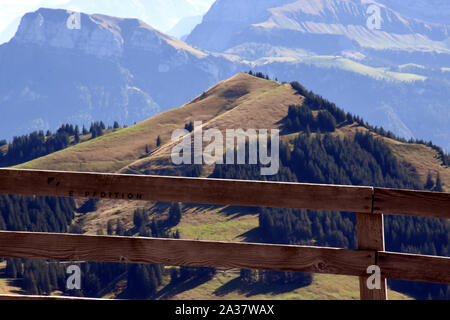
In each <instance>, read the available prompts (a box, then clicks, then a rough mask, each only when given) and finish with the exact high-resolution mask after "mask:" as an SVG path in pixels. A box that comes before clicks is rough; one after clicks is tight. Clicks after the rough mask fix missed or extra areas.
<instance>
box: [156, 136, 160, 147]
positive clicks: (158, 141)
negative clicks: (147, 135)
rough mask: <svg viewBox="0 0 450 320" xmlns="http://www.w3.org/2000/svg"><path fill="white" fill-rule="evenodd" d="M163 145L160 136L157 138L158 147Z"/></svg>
mask: <svg viewBox="0 0 450 320" xmlns="http://www.w3.org/2000/svg"><path fill="white" fill-rule="evenodd" d="M160 145H161V137H160V136H158V138H156V146H157V147H159V146H160Z"/></svg>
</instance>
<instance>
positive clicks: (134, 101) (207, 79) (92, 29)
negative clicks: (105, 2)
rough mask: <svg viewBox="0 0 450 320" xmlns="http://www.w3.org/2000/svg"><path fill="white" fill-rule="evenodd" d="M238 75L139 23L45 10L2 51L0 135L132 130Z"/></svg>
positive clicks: (225, 62)
mask: <svg viewBox="0 0 450 320" xmlns="http://www.w3.org/2000/svg"><path fill="white" fill-rule="evenodd" d="M238 68H239V64H235V63H233V62H231V61H230V60H229V59H228V58H226V57H224V56H222V55H218V54H217V55H211V54H207V53H205V52H202V51H201V50H198V49H194V48H192V47H191V46H189V45H187V44H186V43H184V42H182V41H179V40H177V39H176V38H173V37H170V36H168V35H166V34H163V33H161V32H159V31H157V30H155V29H153V28H152V27H150V26H149V25H147V24H145V23H143V22H142V21H140V20H137V19H121V18H114V17H109V16H104V15H96V14H94V15H88V14H83V13H74V12H70V11H66V10H53V9H39V10H37V11H36V12H32V13H28V14H26V15H25V16H24V17H23V18H22V21H21V24H20V26H19V29H18V31H17V33H16V35H15V37H14V38H13V39H12V40H11V41H10V42H9V43H7V44H4V45H1V46H0V70H2V71H1V73H0V112H1V113H2V126H1V127H0V136H1V137H2V138H11V137H12V136H13V135H16V134H23V133H27V132H29V131H31V130H40V129H42V130H46V129H54V128H55V127H57V126H59V125H60V124H61V123H63V122H71V123H74V124H80V125H82V124H89V122H91V121H99V120H102V121H105V122H109V123H112V121H115V120H117V121H119V122H121V123H123V124H131V123H133V122H135V121H141V120H144V119H146V118H148V117H150V116H153V115H155V114H156V113H158V112H160V111H163V110H166V109H168V108H172V107H176V106H179V105H181V104H183V103H185V102H186V101H188V100H189V99H191V98H193V97H195V96H196V95H197V94H200V93H201V92H202V91H204V90H205V89H206V88H208V87H209V86H211V85H213V84H214V83H216V82H218V81H220V80H221V79H223V78H225V77H228V76H231V75H232V74H234V73H235V72H237V71H241V70H240V69H238ZM186 83H189V84H190V85H189V86H186Z"/></svg>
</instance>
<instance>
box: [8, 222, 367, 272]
mask: <svg viewBox="0 0 450 320" xmlns="http://www.w3.org/2000/svg"><path fill="white" fill-rule="evenodd" d="M0 256H3V257H10V258H19V257H22V258H31V259H33V258H34V259H52V260H77V261H80V260H83V261H100V262H127V263H146V264H163V265H175V266H177V265H186V266H202V267H216V268H239V269H261V270H280V271H292V272H314V273H328V274H344V275H352V276H360V275H363V274H365V272H366V269H367V266H369V265H372V264H374V262H375V253H374V252H372V251H363V250H359V251H357V250H346V249H335V248H321V247H307V246H289V245H273V244H252V243H239V242H238V243H233V242H220V241H199V240H177V239H155V238H141V237H139V238H137V237H115V236H86V235H75V234H51V233H27V232H9V231H0Z"/></svg>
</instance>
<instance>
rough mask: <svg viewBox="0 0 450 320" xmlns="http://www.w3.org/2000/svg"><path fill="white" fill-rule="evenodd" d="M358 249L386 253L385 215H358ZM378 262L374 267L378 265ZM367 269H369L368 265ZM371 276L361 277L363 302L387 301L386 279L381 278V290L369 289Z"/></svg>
mask: <svg viewBox="0 0 450 320" xmlns="http://www.w3.org/2000/svg"><path fill="white" fill-rule="evenodd" d="M356 226H357V238H358V249H360V250H374V251H384V221H383V215H374V214H368V213H358V214H357V215H356ZM376 264H377V263H376V261H375V262H374V263H373V265H376ZM366 267H369V265H367V266H366ZM369 276H370V275H367V273H366V275H364V276H362V277H359V291H360V298H361V300H387V290H386V278H385V277H381V283H380V289H369V287H368V286H367V280H368V279H369Z"/></svg>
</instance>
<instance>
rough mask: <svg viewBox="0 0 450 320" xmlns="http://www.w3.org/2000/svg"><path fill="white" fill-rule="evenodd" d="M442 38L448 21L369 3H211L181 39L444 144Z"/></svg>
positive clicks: (445, 54) (448, 51)
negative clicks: (411, 15) (235, 57)
mask: <svg viewBox="0 0 450 320" xmlns="http://www.w3.org/2000/svg"><path fill="white" fill-rule="evenodd" d="M396 4H397V7H399V8H400V9H402V10H403V11H404V12H409V11H411V12H412V11H413V10H412V9H411V8H410V10H407V9H408V7H406V6H405V5H403V6H402V5H400V3H399V1H397V2H396ZM420 5H421V6H425V2H420ZM410 7H414V6H413V5H412V4H410ZM445 8H448V5H446V6H445V7H444V8H443V10H444V11H445V10H446V9H445ZM427 9H428V11H427V12H437V11H439V10H438V9H436V8H433V7H432V3H430V5H429V6H428V7H427ZM447 12H450V11H447ZM428 16H432V15H431V14H429V15H428ZM449 35H450V26H449V25H444V24H439V23H431V22H424V21H421V20H417V19H413V18H409V17H407V16H404V15H401V14H399V13H398V12H396V11H394V10H392V9H391V8H390V7H388V6H387V5H383V4H382V3H378V2H376V1H360V0H297V1H293V0H282V1H279V0H263V1H260V0H247V1H239V0H217V1H216V2H215V3H214V4H213V6H212V7H211V9H210V10H209V12H208V13H207V14H206V15H205V16H204V18H203V22H202V23H201V24H200V25H198V26H197V27H196V28H195V29H194V30H193V31H192V33H191V34H190V35H189V37H188V38H187V40H186V41H187V42H188V43H189V44H191V45H193V46H194V47H198V48H201V49H206V50H210V51H215V52H224V53H228V54H234V55H238V56H240V57H241V58H243V59H246V60H247V61H248V62H249V63H250V64H252V65H253V66H254V68H255V69H258V70H261V71H263V72H266V73H269V74H270V75H272V76H276V77H277V78H278V79H279V80H286V81H290V80H293V79H297V80H299V81H300V82H302V83H303V84H304V85H305V86H306V87H308V88H310V89H312V90H313V91H315V92H319V93H320V94H322V95H324V96H325V97H327V98H329V99H330V100H332V101H335V102H337V103H338V105H340V106H341V107H343V108H345V109H346V110H349V111H351V112H354V113H356V114H360V115H361V116H363V117H364V118H366V119H368V120H369V121H371V122H372V123H375V124H376V125H382V126H384V127H385V128H387V129H389V130H392V131H394V132H395V133H397V134H400V135H402V136H405V137H416V138H425V139H431V140H433V141H434V142H437V143H439V144H441V145H443V146H444V147H445V148H447V149H450V134H449V132H450V130H449V129H448V128H450V120H449V119H450V108H449V103H448V101H450V90H449V80H450V73H449V70H450V69H448V68H449V66H450V37H449Z"/></svg>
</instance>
